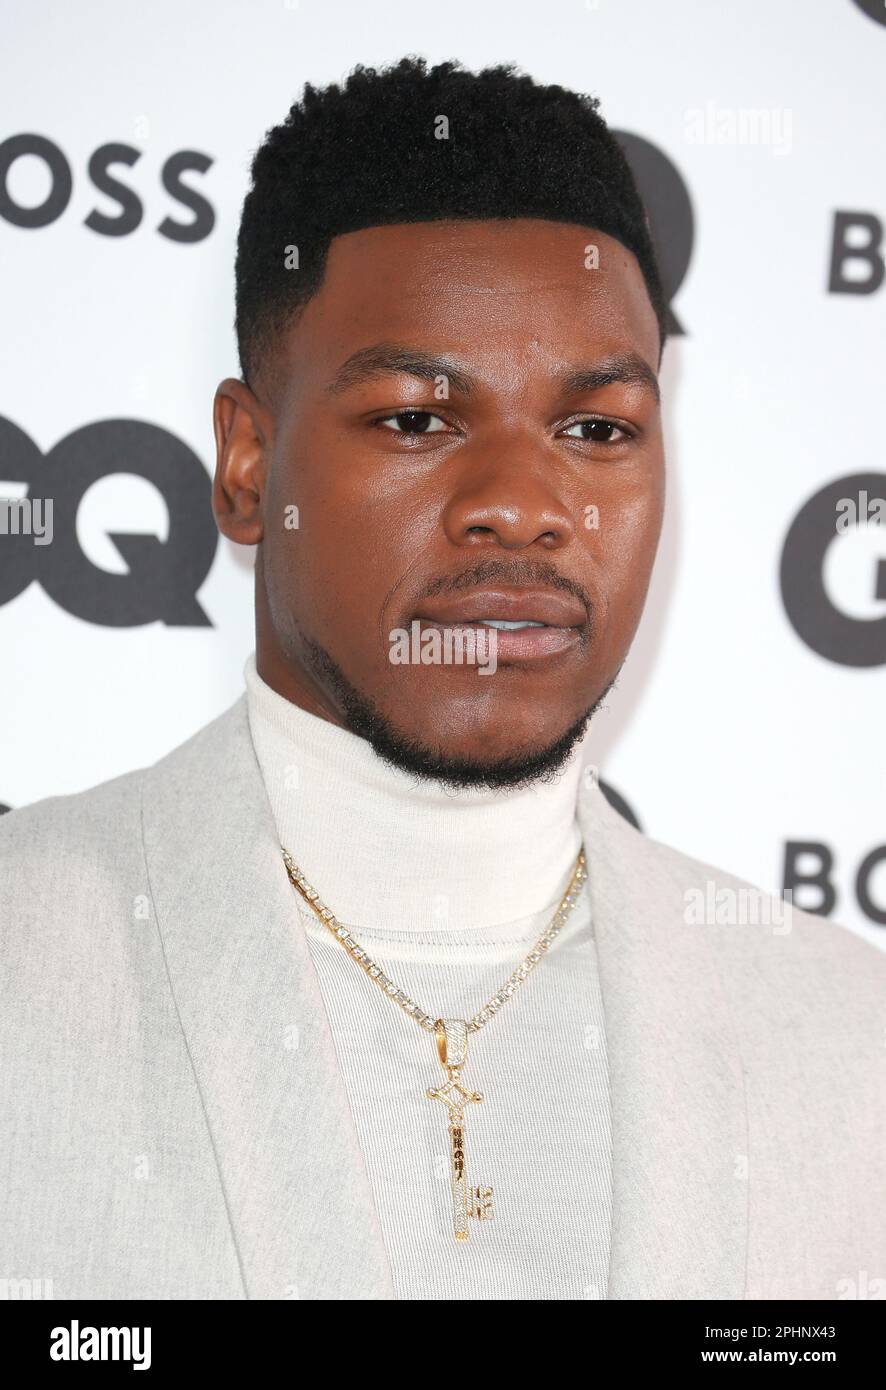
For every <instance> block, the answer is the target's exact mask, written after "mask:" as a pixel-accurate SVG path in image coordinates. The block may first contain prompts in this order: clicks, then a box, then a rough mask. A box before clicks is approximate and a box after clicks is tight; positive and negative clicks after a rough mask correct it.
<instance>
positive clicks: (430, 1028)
mask: <svg viewBox="0 0 886 1390" xmlns="http://www.w3.org/2000/svg"><path fill="white" fill-rule="evenodd" d="M280 848H281V850H282V851H283V861H284V863H285V865H286V872H287V874H288V875H289V880H290V882H291V884H292V886H293V887H294V888H296V889H297V890H298V892H299V893H300V894H301V896H302V898H304V900H305V902H306V903H307V904H308V906H309V907H310V908H311V909H312V910H313V912H315V913H316V915H317V916H318V917H319V919H320V921H321V922H322V923H323V924H324V926H325V927H327V929H328V930H329V931H330V933H331V934H332V935H333V936H334V937H335V939H336V940H337V941H339V942H340V943H341V945H342V946H344V948H345V950H346V951H347V953H348V955H349V956H350V957H351V959H352V960H355V961H356V962H357V964H358V965H359V966H361V967H362V969H363V970H364V971H365V973H366V974H367V976H368V977H369V979H370V980H373V981H374V982H375V984H377V985H378V987H379V989H381V990H382V991H383V993H384V994H385V996H386V997H387V998H388V999H390V1000H392V1001H393V1003H395V1004H397V1005H398V1006H399V1007H400V1008H401V1009H402V1010H403V1012H404V1013H405V1014H407V1015H408V1016H409V1017H410V1018H412V1019H413V1020H414V1021H415V1022H416V1023H417V1024H418V1025H419V1027H420V1028H424V1030H425V1032H428V1033H433V1034H434V1036H435V1039H436V1044H437V1055H438V1057H439V1059H440V1064H441V1066H442V1067H443V1070H444V1071H445V1072H446V1081H445V1082H444V1083H443V1084H442V1085H441V1086H437V1087H433V1088H429V1089H428V1091H427V1092H426V1094H427V1096H428V1098H429V1099H431V1100H440V1101H442V1102H443V1103H444V1104H445V1106H446V1108H447V1110H448V1112H449V1147H450V1176H451V1181H452V1211H453V1225H454V1231H455V1238H456V1240H467V1238H468V1217H470V1216H473V1217H476V1218H477V1219H478V1220H484V1219H486V1220H488V1219H489V1218H490V1217H491V1216H492V1215H493V1210H492V1188H491V1187H484V1186H482V1185H480V1186H478V1187H471V1188H469V1186H468V1180H467V1175H466V1173H465V1152H464V1108H465V1106H466V1105H468V1104H470V1103H471V1102H474V1101H481V1100H482V1099H483V1096H482V1094H481V1092H479V1091H469V1090H467V1089H466V1088H465V1087H464V1086H463V1085H462V1084H461V1073H462V1069H463V1067H464V1065H465V1062H466V1061H467V1055H468V1034H469V1033H478V1032H479V1031H480V1029H481V1028H484V1027H485V1026H486V1024H487V1023H488V1022H489V1020H490V1019H491V1018H494V1017H495V1015H496V1014H497V1013H498V1011H499V1010H500V1009H501V1008H502V1007H503V1005H505V1004H506V1003H507V1002H508V1000H509V999H510V998H511V997H512V996H513V995H514V994H516V992H517V990H518V989H519V988H520V986H521V985H522V984H523V982H524V980H526V979H527V978H528V976H529V975H530V974H531V973H532V971H533V970H534V969H535V967H536V966H537V965H538V964H539V962H540V961H542V960H543V959H544V956H545V952H546V951H548V950H549V948H550V947H551V945H552V943H553V942H554V940H555V939H556V937H557V936H558V935H559V933H560V932H561V931H562V929H563V927H564V926H565V924H566V920H567V918H568V917H569V914H570V912H571V911H572V909H573V907H574V906H575V904H576V902H577V900H578V895H579V893H580V891H581V886H582V884H583V883H584V881H585V879H586V878H587V869H586V867H585V854H584V847H582V848H581V849H580V850H579V852H578V858H577V859H576V861H575V867H574V868H573V871H572V877H571V878H570V880H569V886H568V888H567V889H566V892H565V893H564V894H563V897H562V899H561V900H560V905H559V907H558V908H557V910H556V912H555V913H554V915H553V917H552V918H551V921H550V922H549V924H548V925H547V926H546V927H545V929H544V931H543V932H542V934H541V936H540V937H539V938H538V940H537V941H536V943H535V945H534V946H533V948H532V950H531V951H530V952H529V953H528V955H526V956H524V958H523V960H522V961H521V962H520V964H519V965H518V966H517V968H516V970H513V971H512V972H511V974H510V975H509V976H508V978H507V980H506V981H505V983H504V984H503V985H502V986H501V988H500V989H499V990H498V992H497V993H496V994H493V996H492V998H491V999H489V1000H488V1001H487V1003H486V1004H484V1005H483V1007H482V1009H480V1011H479V1013H476V1014H474V1016H473V1018H469V1019H460V1018H435V1017H434V1016H433V1015H432V1014H429V1013H425V1012H424V1010H422V1009H420V1008H419V1006H418V1004H416V1002H415V1000H414V999H412V998H410V996H409V995H408V994H407V993H406V991H405V990H403V989H400V988H399V987H398V986H397V985H396V984H395V983H394V981H393V980H391V979H390V978H389V977H388V976H387V975H386V974H385V973H384V971H383V970H382V968H381V966H380V965H376V963H375V961H374V960H373V959H372V958H371V956H370V955H369V953H368V952H367V951H366V950H364V948H363V947H362V946H361V945H360V942H359V941H358V940H357V938H356V937H355V936H354V935H353V934H352V932H350V931H349V930H348V928H347V927H345V926H343V925H342V924H341V923H340V922H339V921H338V920H337V918H336V917H335V914H334V913H333V912H332V911H331V909H330V908H328V907H327V906H326V905H325V903H323V902H322V901H321V899H320V895H319V894H318V893H317V891H316V889H315V888H312V887H311V885H310V883H308V881H307V879H306V878H305V876H304V874H303V873H302V872H301V870H300V869H299V867H298V865H297V864H295V863H293V860H292V857H291V855H290V854H289V853H288V851H287V850H286V849H285V847H284V846H283V845H281V846H280Z"/></svg>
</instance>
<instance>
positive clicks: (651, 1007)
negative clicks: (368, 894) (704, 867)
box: [578, 787, 748, 1299]
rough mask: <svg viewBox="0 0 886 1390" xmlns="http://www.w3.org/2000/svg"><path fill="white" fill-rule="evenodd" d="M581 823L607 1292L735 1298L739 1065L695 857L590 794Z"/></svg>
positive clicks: (743, 1195)
mask: <svg viewBox="0 0 886 1390" xmlns="http://www.w3.org/2000/svg"><path fill="white" fill-rule="evenodd" d="M578 815H579V822H580V824H581V827H582V832H583V836H584V844H585V851H586V855H587V859H588V874H589V887H590V890H591V897H592V903H593V913H594V923H595V935H596V942H597V953H598V962H599V970H600V982H601V990H602V996H603V1007H604V1017H605V1026H606V1039H607V1053H608V1058H609V1071H610V1088H611V1116H612V1171H613V1211H612V1243H611V1251H610V1267H609V1288H608V1294H607V1297H608V1298H611V1299H650V1298H658V1299H693V1298H720V1299H741V1298H743V1297H744V1287H745V1284H744V1280H745V1260H746V1246H747V1202H748V1193H747V1189H748V1184H747V1180H746V1172H747V1153H748V1139H747V1124H746V1117H745V1103H744V1088H743V1079H742V1070H741V1065H740V1058H739V1052H738V1048H737V1045H736V1044H735V1041H734V1038H733V1033H732V1029H731V1027H730V1010H729V1000H728V997H727V996H726V992H725V990H724V988H723V985H722V983H721V980H720V977H719V974H718V971H717V968H716V963H715V959H714V956H713V954H712V948H711V933H710V929H708V928H705V927H700V926H689V925H687V924H686V923H685V919H684V891H685V889H686V888H687V887H688V886H690V884H689V882H688V881H687V880H686V879H685V878H683V877H682V876H681V873H683V872H685V869H686V868H687V867H688V866H690V864H691V861H689V860H686V859H683V858H682V856H677V855H675V854H674V852H673V851H668V850H666V849H665V848H664V847H663V846H660V845H658V844H656V843H655V842H654V841H652V840H648V839H646V837H644V836H642V835H640V834H638V832H637V831H636V830H635V829H634V828H633V827H631V826H629V825H628V824H627V822H626V821H624V820H623V819H622V817H621V816H619V815H618V814H617V812H615V811H614V810H613V809H612V808H611V807H610V806H609V804H608V802H607V801H606V799H605V797H604V796H603V794H602V792H600V791H599V789H598V788H596V787H590V788H588V789H585V790H583V792H582V793H581V795H580V797H579V806H578ZM675 864H676V865H682V870H681V868H680V867H675ZM696 886H697V885H696Z"/></svg>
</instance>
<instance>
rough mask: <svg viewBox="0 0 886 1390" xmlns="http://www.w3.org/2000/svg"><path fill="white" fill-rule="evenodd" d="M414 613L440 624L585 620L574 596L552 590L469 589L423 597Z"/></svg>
mask: <svg viewBox="0 0 886 1390" xmlns="http://www.w3.org/2000/svg"><path fill="white" fill-rule="evenodd" d="M415 616H416V617H417V618H420V619H423V620H426V621H427V622H429V623H432V624H434V625H435V626H442V627H473V626H477V625H478V624H482V623H483V622H484V620H488V619H490V618H492V619H495V620H498V621H501V622H507V623H520V622H523V623H527V622H528V623H542V624H543V625H544V626H545V627H556V628H581V627H584V624H585V622H586V620H587V614H586V613H585V610H584V607H583V605H582V604H581V603H579V601H578V599H576V598H574V597H573V596H572V595H571V594H566V593H561V592H560V591H559V590H556V589H471V590H470V591H469V592H468V593H464V594H457V595H449V596H445V597H444V596H441V597H440V598H437V599H425V600H424V602H423V603H422V604H421V606H420V607H419V608H418V609H417V611H416V614H415ZM524 630H525V629H524ZM528 630H529V631H531V629H528Z"/></svg>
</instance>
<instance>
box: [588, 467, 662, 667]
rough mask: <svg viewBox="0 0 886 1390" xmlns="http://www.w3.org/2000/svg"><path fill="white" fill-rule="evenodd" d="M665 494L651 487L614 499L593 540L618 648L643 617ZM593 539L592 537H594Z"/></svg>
mask: <svg viewBox="0 0 886 1390" xmlns="http://www.w3.org/2000/svg"><path fill="white" fill-rule="evenodd" d="M663 503H664V498H663V493H662V489H661V488H660V486H658V485H656V486H655V487H648V488H644V489H642V490H637V491H633V492H628V493H622V494H621V495H620V496H619V497H618V498H613V499H612V501H611V502H610V503H609V505H608V506H601V508H600V529H599V532H598V533H597V535H596V538H595V539H594V540H592V542H591V548H592V554H593V557H594V561H595V566H596V569H597V574H598V577H599V588H600V592H601V594H602V596H603V601H604V607H605V626H606V629H607V632H608V635H609V637H610V638H611V639H613V640H614V642H615V644H616V645H617V644H619V643H620V642H621V640H622V637H623V635H625V634H626V635H627V636H628V637H630V636H632V635H633V630H634V628H635V627H636V625H637V623H638V622H639V619H640V614H641V612H642V609H643V603H644V600H645V597H646V590H647V588H648V585H649V577H650V574H651V572H652V566H653V562H654V560H655V552H656V548H657V545H658V538H659V533H660V531H661V521H662V511H663ZM592 535H593V533H592Z"/></svg>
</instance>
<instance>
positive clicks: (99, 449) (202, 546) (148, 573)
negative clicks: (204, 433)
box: [0, 417, 218, 627]
mask: <svg viewBox="0 0 886 1390" xmlns="http://www.w3.org/2000/svg"><path fill="white" fill-rule="evenodd" d="M115 473H122V474H131V475H134V476H135V477H137V478H144V479H145V480H146V481H147V482H149V483H151V484H152V485H153V486H154V487H155V488H156V489H157V491H158V492H159V493H160V495H161V496H162V498H163V501H164V502H165V504H166V511H167V515H168V517H169V533H168V536H167V538H166V539H165V540H161V539H160V537H159V536H156V535H151V534H150V533H147V532H125V531H124V532H119V531H114V532H109V533H108V539H109V540H110V541H111V542H112V544H113V545H114V547H115V548H116V550H117V552H118V554H119V555H120V557H121V558H122V560H123V562H124V564H125V565H126V568H127V573H125V574H113V573H110V572H109V571H107V570H104V569H100V568H99V567H98V566H97V565H95V564H93V563H92V561H91V560H90V559H89V558H88V556H86V555H85V554H84V553H83V550H82V549H81V547H80V544H79V541H78V538H77V513H78V510H79V508H80V503H81V502H82V500H83V497H84V494H85V493H86V491H87V489H88V488H90V487H91V486H92V485H93V483H96V482H98V481H100V480H101V479H103V478H106V477H109V476H111V475H112V474H115ZM10 483H19V484H21V483H24V484H25V485H26V487H27V495H28V496H31V497H35V498H50V497H51V498H52V500H53V519H54V534H53V540H52V544H51V545H43V546H38V545H34V544H33V543H32V539H31V537H30V536H27V535H15V534H13V535H0V605H2V604H4V603H8V602H9V601H10V600H11V599H13V598H16V597H17V595H18V594H20V593H22V592H23V591H24V590H25V589H26V588H27V587H28V585H29V584H31V583H33V582H37V583H39V584H41V585H42V587H43V589H44V590H45V592H46V593H47V594H49V596H50V598H52V599H54V600H55V602H56V603H57V604H58V605H59V607H60V608H63V609H64V610H65V612H66V613H70V614H71V615H72V617H75V618H81V619H82V620H83V621H84V622H87V623H97V624H100V625H101V626H103V627H140V626H142V625H143V624H145V623H153V622H158V621H159V622H163V623H166V624H168V626H170V627H211V626H212V624H211V622H210V620H209V618H208V617H207V616H206V614H205V613H204V611H203V609H202V608H201V607H200V604H199V603H198V602H197V599H196V597H195V595H196V593H197V590H198V589H199V588H200V585H201V584H202V583H203V581H204V579H205V578H206V576H207V574H208V573H209V568H210V566H211V564H212V561H213V558H214V556H215V548H216V545H217V543H218V533H217V531H216V529H215V522H214V520H213V516H212V508H211V503H210V498H211V487H210V480H209V476H208V474H207V473H206V470H205V469H204V467H203V465H202V463H201V462H200V460H199V459H198V458H197V456H196V454H194V453H192V452H191V450H190V449H189V448H188V447H187V445H185V444H183V443H182V441H181V440H180V439H176V437H175V436H174V435H172V434H169V433H168V432H167V431H166V430H163V429H160V428H159V427H158V426H156V425H149V424H145V423H144V422H143V421H140V420H102V421H100V422H99V423H98V424H94V425H85V426H84V427H83V428H82V429H79V430H75V431H74V433H73V434H69V435H68V436H67V438H65V439H63V440H61V441H60V442H59V443H58V444H56V445H55V447H54V448H53V449H51V450H50V452H49V453H48V454H47V455H46V457H45V458H44V457H43V456H42V455H41V454H40V451H39V450H38V449H37V447H36V446H35V444H34V443H33V441H32V440H31V439H29V438H28V436H27V435H26V434H25V433H24V431H23V430H20V429H19V428H18V427H17V426H16V425H14V424H13V423H12V422H11V421H10V420H4V419H3V418H2V417H0V494H2V493H3V492H4V491H8V487H6V486H5V485H7V484H10Z"/></svg>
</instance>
